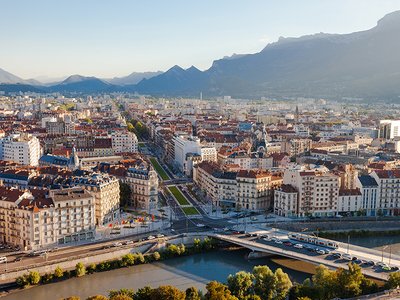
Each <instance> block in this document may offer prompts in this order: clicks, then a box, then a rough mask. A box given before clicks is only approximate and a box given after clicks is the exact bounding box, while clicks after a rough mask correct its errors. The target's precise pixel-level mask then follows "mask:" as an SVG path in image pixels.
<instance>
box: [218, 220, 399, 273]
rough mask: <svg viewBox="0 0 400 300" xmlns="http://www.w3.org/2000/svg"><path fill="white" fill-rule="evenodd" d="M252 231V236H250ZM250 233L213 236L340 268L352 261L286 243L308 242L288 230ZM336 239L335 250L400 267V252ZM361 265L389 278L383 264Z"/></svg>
mask: <svg viewBox="0 0 400 300" xmlns="http://www.w3.org/2000/svg"><path fill="white" fill-rule="evenodd" d="M250 234H251V235H252V236H249V235H250ZM250 234H237V235H236V234H235V235H227V234H212V236H213V237H214V238H216V239H219V240H221V241H225V242H228V243H232V244H235V245H238V246H242V247H244V248H247V249H250V250H252V251H254V252H261V253H268V254H272V255H280V256H284V257H288V258H292V259H297V260H302V261H305V262H309V263H312V264H315V265H320V264H322V265H325V266H327V267H329V268H333V269H337V268H344V269H347V264H348V263H349V261H348V260H345V259H343V258H334V257H333V255H332V253H331V254H318V253H316V252H314V251H308V250H307V249H305V248H303V249H297V248H295V247H293V245H292V246H288V245H285V244H284V242H285V241H290V242H292V243H294V244H302V245H307V243H305V242H299V241H294V240H290V239H289V236H288V234H289V232H288V231H284V230H279V229H275V228H271V229H270V230H256V231H253V232H250ZM263 236H268V237H269V238H267V239H264V238H262V237H263ZM276 240H278V242H275V241H276ZM324 240H327V239H324ZM281 242H282V243H281ZM332 242H334V241H332ZM336 243H337V244H338V245H339V247H338V248H337V249H335V250H334V251H333V252H335V253H341V254H349V255H350V256H352V257H356V258H357V259H358V260H363V261H365V262H368V261H374V262H375V263H379V262H384V263H386V265H389V266H391V267H397V268H400V256H398V255H392V254H391V253H390V254H389V253H384V252H383V250H382V251H379V250H374V249H369V248H364V247H359V246H355V245H351V244H346V243H340V242H336ZM310 246H311V245H310ZM310 248H311V247H310ZM314 248H319V249H329V248H328V247H324V246H319V245H318V246H315V247H314ZM331 250H332V249H331ZM360 266H361V270H362V272H363V274H364V275H366V276H368V277H371V278H374V279H378V280H387V279H388V276H389V274H390V272H389V271H384V270H383V269H382V268H381V267H379V266H371V265H367V264H366V263H364V264H360Z"/></svg>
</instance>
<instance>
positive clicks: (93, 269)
mask: <svg viewBox="0 0 400 300" xmlns="http://www.w3.org/2000/svg"><path fill="white" fill-rule="evenodd" d="M86 271H87V273H88V274H93V273H94V272H96V264H90V265H89V266H88V267H87V269H86Z"/></svg>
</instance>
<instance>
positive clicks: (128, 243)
mask: <svg viewBox="0 0 400 300" xmlns="http://www.w3.org/2000/svg"><path fill="white" fill-rule="evenodd" d="M131 244H133V241H126V242H125V245H131Z"/></svg>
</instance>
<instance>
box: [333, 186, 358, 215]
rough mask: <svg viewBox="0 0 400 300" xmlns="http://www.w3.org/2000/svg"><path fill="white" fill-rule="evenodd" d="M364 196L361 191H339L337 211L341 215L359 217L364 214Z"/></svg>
mask: <svg viewBox="0 0 400 300" xmlns="http://www.w3.org/2000/svg"><path fill="white" fill-rule="evenodd" d="M362 205H363V202H362V194H361V191H360V190H359V189H346V190H340V191H339V197H338V203H337V211H338V214H340V215H358V214H362V213H363V209H362Z"/></svg>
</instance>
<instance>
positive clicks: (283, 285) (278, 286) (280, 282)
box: [274, 268, 293, 300]
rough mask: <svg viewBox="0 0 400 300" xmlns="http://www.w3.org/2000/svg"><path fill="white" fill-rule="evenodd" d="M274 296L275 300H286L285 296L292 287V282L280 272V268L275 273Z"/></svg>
mask: <svg viewBox="0 0 400 300" xmlns="http://www.w3.org/2000/svg"><path fill="white" fill-rule="evenodd" d="M274 275H275V278H276V280H275V287H274V288H275V296H274V299H276V300H283V299H286V296H287V294H288V292H289V290H290V288H291V287H292V285H293V284H292V281H291V280H290V278H289V275H288V274H286V273H285V272H283V271H282V269H281V268H278V269H276V271H275V274H274Z"/></svg>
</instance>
